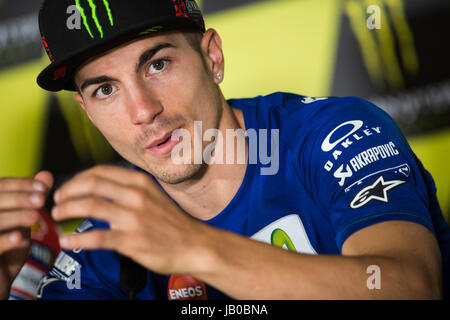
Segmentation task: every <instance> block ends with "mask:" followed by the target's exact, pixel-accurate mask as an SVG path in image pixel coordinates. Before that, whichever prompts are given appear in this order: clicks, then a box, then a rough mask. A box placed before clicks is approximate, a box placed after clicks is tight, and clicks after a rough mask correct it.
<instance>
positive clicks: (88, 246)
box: [0, 0, 450, 299]
mask: <svg viewBox="0 0 450 320" xmlns="http://www.w3.org/2000/svg"><path fill="white" fill-rule="evenodd" d="M75 2H76V4H77V5H78V10H79V12H80V14H81V17H82V20H83V23H82V28H81V29H80V30H70V29H68V28H66V18H67V14H66V10H67V6H69V5H73V4H74V2H73V1H60V0H47V1H45V2H44V4H43V6H42V8H41V13H40V28H41V33H42V36H43V42H44V46H45V47H46V50H47V52H48V54H49V57H50V59H51V60H52V61H53V62H52V64H50V66H49V67H47V68H46V69H45V70H44V71H43V72H42V73H41V74H40V76H39V78H38V83H39V85H40V86H42V87H43V88H45V89H47V90H54V91H56V90H61V89H67V90H73V91H77V93H76V94H75V99H76V100H77V101H78V102H79V103H80V106H81V107H82V108H83V109H84V110H85V112H86V113H87V115H88V116H89V118H90V119H91V120H92V122H93V123H94V124H95V125H96V126H97V127H98V128H99V130H100V131H101V132H102V133H103V135H104V136H105V137H106V139H107V140H108V141H109V142H110V143H111V145H112V146H113V147H114V148H115V149H116V150H117V151H118V152H119V153H120V154H121V155H122V156H123V157H124V158H125V159H127V160H128V161H130V162H131V163H133V164H134V165H135V166H136V169H137V170H135V171H131V170H126V169H123V168H117V167H109V166H99V167H95V168H93V169H90V170H88V171H85V172H82V173H80V174H78V175H77V176H76V177H74V178H73V179H72V180H71V181H69V182H68V183H66V184H65V185H64V186H63V187H61V188H60V189H59V190H58V191H57V192H56V193H55V196H54V199H55V203H56V205H55V207H54V208H53V210H52V215H53V217H54V218H55V219H56V220H57V221H61V220H65V219H71V218H87V220H85V222H84V223H82V224H81V225H80V227H79V228H78V232H77V233H76V234H73V235H66V236H61V238H60V243H61V246H62V247H63V248H64V249H65V251H64V252H63V253H61V254H60V256H59V257H58V259H57V261H56V263H55V267H54V269H53V271H52V272H51V273H49V274H48V275H47V276H46V277H44V278H43V279H42V281H41V285H40V290H39V291H40V292H39V294H40V296H41V298H43V299H127V298H128V297H131V298H137V299H221V298H227V297H231V298H236V299H266V298H267V299H371V298H383V299H386V298H394V299H396V298H402V299H410V298H412V299H416V298H418V299H422V298H426V299H438V298H441V297H442V295H443V290H448V280H449V278H448V274H449V265H448V263H449V250H450V249H449V243H450V231H449V229H448V226H447V224H446V222H445V220H444V219H443V217H442V213H441V212H440V209H439V205H438V203H437V200H436V197H435V189H434V184H433V180H432V178H431V176H430V175H429V174H428V173H427V172H426V171H425V169H424V168H423V167H422V165H421V164H420V162H419V160H418V159H417V158H416V157H415V156H414V154H413V152H412V151H411V149H410V148H409V146H408V144H407V142H406V140H405V139H404V138H403V136H402V134H401V132H400V130H399V129H398V128H397V126H396V125H395V124H394V123H393V121H392V119H391V118H390V117H389V116H388V115H387V114H385V113H384V112H382V111H381V110H380V109H378V108H377V107H375V106H373V105H371V104H370V103H368V102H366V101H363V100H361V99H357V98H316V99H314V98H309V97H301V96H297V95H293V94H284V93H277V94H273V95H270V96H266V97H257V98H255V99H243V100H229V101H227V100H225V98H224V97H223V95H222V93H221V91H220V88H219V84H220V83H221V81H222V80H223V77H224V56H223V52H222V43H221V40H220V37H219V35H218V34H217V32H216V31H215V30H213V29H209V30H207V31H205V30H204V24H203V19H202V18H201V14H200V11H199V10H198V8H197V6H196V5H195V3H194V2H193V1H171V0H165V1H162V0H158V1H156V0H155V1H149V0H134V1H128V2H126V3H125V2H124V1H121V0H109V1H103V3H101V2H100V1H98V2H95V3H96V4H97V5H96V6H93V5H92V4H94V2H90V3H91V7H90V8H86V7H87V5H85V6H84V7H83V6H82V5H80V3H79V2H78V1H75ZM94 22H95V23H94ZM239 129H241V131H239ZM243 131H245V132H246V134H245V136H246V139H244V144H243V145H239V144H238V145H237V146H235V145H234V136H232V138H233V139H225V138H224V139H221V138H220V137H221V136H226V137H227V138H228V136H229V135H230V132H231V133H233V132H234V133H237V134H236V136H238V137H239V132H241V133H242V132H243ZM212 133H213V134H212ZM208 134H209V135H208ZM208 137H209V138H208ZM213 137H214V139H213ZM238 139H239V138H238ZM213 140H214V143H212V142H211V141H213ZM255 141H256V142H255ZM184 146H189V147H184ZM212 147H213V148H212ZM211 148H212V149H213V151H211ZM242 148H243V149H244V151H245V159H244V161H239V152H240V151H242V150H241V149H242ZM198 150H200V152H198ZM255 150H258V152H256V151H255ZM268 150H270V152H268ZM222 152H224V153H223V158H227V161H226V163H224V162H223V161H220V160H221V159H220V156H219V155H220V154H221V153H222ZM268 153H271V156H270V158H269V157H267V154H268ZM230 154H231V156H230ZM199 155H200V158H201V159H200V160H199V159H198V157H199ZM235 155H236V156H235ZM209 156H212V158H213V160H214V161H212V159H211V157H209ZM180 158H181V160H182V161H180ZM228 160H229V161H228ZM269 163H270V167H268V166H267V165H268V164H269ZM52 183H53V177H52V175H51V173H49V172H40V173H38V174H37V175H36V176H35V177H34V179H3V180H2V181H0V190H1V193H0V205H1V210H3V211H4V212H5V213H4V214H2V215H1V216H0V225H1V226H2V227H1V228H2V230H9V231H10V232H8V233H5V234H4V235H2V238H1V243H2V246H1V251H0V252H1V253H2V265H1V267H0V270H1V272H2V273H1V275H2V281H1V282H0V283H1V285H2V287H1V288H0V290H1V293H3V295H2V296H3V297H5V294H6V292H7V291H8V288H9V287H8V284H9V283H10V282H11V281H12V279H13V278H14V276H15V275H16V274H17V272H18V270H19V269H20V266H21V264H20V262H21V261H22V260H23V257H25V256H26V248H27V244H28V242H27V237H26V232H25V231H23V230H27V229H26V227H28V226H29V225H30V224H31V223H32V222H33V220H34V219H35V215H34V210H35V209H36V208H40V207H42V205H43V202H44V199H45V197H46V196H47V194H48V192H49V190H50V189H51V187H52ZM2 217H8V219H6V218H2ZM17 230H19V231H17ZM249 237H250V238H251V239H249ZM255 240H257V241H255ZM270 244H272V245H270ZM278 247H282V248H284V249H285V250H282V249H280V248H278ZM80 248H81V249H80ZM130 261H131V263H130ZM136 266H138V267H137V268H136ZM142 268H144V269H143V270H144V272H143V278H141V279H138V278H139V276H137V275H138V274H139V273H140V272H141V271H142ZM130 270H131V272H130ZM133 277H134V278H135V279H134V280H133V279H132V280H130V279H131V278H133ZM125 279H128V280H125ZM139 282H140V283H139ZM130 283H131V285H130Z"/></svg>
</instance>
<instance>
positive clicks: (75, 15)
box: [67, 0, 114, 39]
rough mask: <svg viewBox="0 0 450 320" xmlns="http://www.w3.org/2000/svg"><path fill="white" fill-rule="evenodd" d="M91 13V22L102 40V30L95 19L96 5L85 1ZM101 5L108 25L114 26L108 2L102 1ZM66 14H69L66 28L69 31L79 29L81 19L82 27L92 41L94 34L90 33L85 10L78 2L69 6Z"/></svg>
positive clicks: (93, 2) (106, 0)
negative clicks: (106, 15)
mask: <svg viewBox="0 0 450 320" xmlns="http://www.w3.org/2000/svg"><path fill="white" fill-rule="evenodd" d="M86 1H87V3H88V5H89V7H90V11H91V16H92V20H93V21H94V23H95V26H96V27H97V30H98V32H99V33H100V37H101V38H103V28H102V25H101V23H100V21H99V19H98V17H97V5H96V4H95V1H94V0H86ZM102 1H103V5H104V7H105V10H106V13H107V14H108V19H109V23H110V25H111V27H112V26H114V19H113V16H112V13H111V8H110V7H109V2H108V0H102ZM67 13H68V14H71V16H70V17H69V18H68V19H67V28H68V29H69V30H73V29H77V30H79V29H81V19H83V25H84V27H85V28H86V30H87V32H88V33H89V36H90V37H91V38H92V39H94V38H95V37H94V34H93V33H92V30H91V27H90V26H89V21H88V15H87V12H86V10H85V9H84V8H83V6H82V5H81V4H80V0H75V5H71V6H69V7H68V8H67Z"/></svg>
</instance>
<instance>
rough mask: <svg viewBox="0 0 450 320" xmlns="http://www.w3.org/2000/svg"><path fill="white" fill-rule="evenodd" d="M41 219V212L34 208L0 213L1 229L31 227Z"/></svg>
mask: <svg viewBox="0 0 450 320" xmlns="http://www.w3.org/2000/svg"><path fill="white" fill-rule="evenodd" d="M38 221H39V213H38V212H37V211H34V210H17V211H8V212H2V213H0V231H4V230H9V229H15V228H19V227H25V228H29V227H31V226H32V225H34V224H35V223H36V222H38Z"/></svg>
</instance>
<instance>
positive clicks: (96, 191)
mask: <svg viewBox="0 0 450 320" xmlns="http://www.w3.org/2000/svg"><path fill="white" fill-rule="evenodd" d="M86 196H96V197H103V198H106V199H110V200H112V201H114V202H115V203H117V204H119V205H121V206H123V207H133V208H138V207H139V206H140V205H142V202H143V201H145V198H146V197H147V196H148V194H147V192H146V191H145V189H143V188H137V187H130V186H127V185H124V184H122V183H121V182H118V181H117V179H116V180H113V179H110V177H102V176H97V175H94V174H91V175H85V176H82V177H78V178H76V179H73V180H71V181H69V182H67V183H66V184H65V185H63V186H62V187H61V188H60V189H59V190H58V192H57V195H56V198H55V200H56V203H58V204H59V203H63V202H64V201H67V200H69V199H71V198H82V197H86Z"/></svg>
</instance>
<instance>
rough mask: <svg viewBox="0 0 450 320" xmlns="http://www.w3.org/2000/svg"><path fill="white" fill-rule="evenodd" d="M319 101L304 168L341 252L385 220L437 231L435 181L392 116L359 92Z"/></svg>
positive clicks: (306, 145)
mask: <svg viewBox="0 0 450 320" xmlns="http://www.w3.org/2000/svg"><path fill="white" fill-rule="evenodd" d="M318 104H320V105H318V106H317V110H316V111H315V112H314V114H313V115H312V116H311V118H310V119H309V121H308V123H309V124H308V129H307V130H303V139H305V140H304V141H303V142H302V143H301V146H302V147H301V148H300V150H299V160H300V161H299V165H300V169H299V170H300V171H301V173H302V176H303V177H304V181H303V183H304V184H305V186H306V188H307V189H308V190H309V191H310V194H311V197H312V198H313V200H314V202H315V203H316V204H317V206H318V208H320V209H321V211H322V212H325V214H326V215H327V216H328V218H329V221H330V223H331V224H332V227H333V228H334V230H335V241H336V244H337V246H338V248H339V251H341V249H342V245H343V243H344V242H345V240H346V239H347V238H348V237H349V236H350V235H351V234H353V233H354V232H356V231H358V230H360V229H363V228H365V227H368V226H370V225H373V224H376V223H379V222H383V221H389V220H403V221H411V222H415V223H418V224H421V225H423V226H425V227H426V228H428V229H429V230H430V231H431V232H433V233H434V229H433V225H432V221H431V218H430V213H429V203H430V201H429V199H430V197H431V196H430V194H431V193H432V192H431V191H430V190H431V189H432V188H433V187H434V184H433V182H432V180H431V181H429V178H428V176H427V175H426V173H425V172H424V169H423V167H422V166H421V164H420V162H419V160H418V159H417V158H416V156H415V155H414V153H413V152H412V150H411V148H410V147H409V145H408V143H407V141H406V139H405V138H404V137H403V135H402V133H401V131H400V129H399V128H398V127H397V125H396V124H395V122H394V121H393V120H392V119H391V118H390V117H389V115H387V114H386V113H385V112H384V111H382V110H381V109H379V108H378V107H376V106H374V105H372V104H371V103H369V102H367V101H365V100H362V99H359V98H353V97H351V98H330V99H329V100H326V101H321V102H320V103H318ZM305 132H306V133H305Z"/></svg>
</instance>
